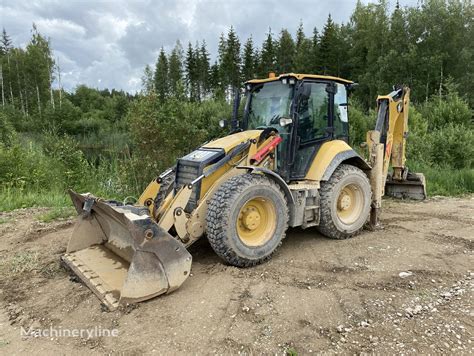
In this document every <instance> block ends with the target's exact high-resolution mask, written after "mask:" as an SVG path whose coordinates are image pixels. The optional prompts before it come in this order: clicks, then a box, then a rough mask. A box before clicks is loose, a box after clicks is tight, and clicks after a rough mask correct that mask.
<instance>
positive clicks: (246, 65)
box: [242, 37, 256, 81]
mask: <svg viewBox="0 0 474 356" xmlns="http://www.w3.org/2000/svg"><path fill="white" fill-rule="evenodd" d="M255 64H256V58H255V49H254V47H253V40H252V37H249V38H248V40H247V41H246V42H245V45H244V53H243V63H242V81H247V80H249V79H253V78H255V74H256V68H255Z"/></svg>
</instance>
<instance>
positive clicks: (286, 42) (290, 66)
mask: <svg viewBox="0 0 474 356" xmlns="http://www.w3.org/2000/svg"><path fill="white" fill-rule="evenodd" d="M294 58H295V42H294V41H293V38H292V37H291V34H290V33H289V32H288V30H287V29H283V30H281V32H280V39H279V41H278V46H277V50H276V63H277V71H278V74H282V73H289V72H292V71H293V70H294Z"/></svg>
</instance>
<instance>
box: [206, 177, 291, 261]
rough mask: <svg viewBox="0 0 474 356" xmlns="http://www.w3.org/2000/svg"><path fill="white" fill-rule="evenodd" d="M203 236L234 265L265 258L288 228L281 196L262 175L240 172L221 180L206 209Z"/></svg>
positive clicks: (268, 256) (286, 212) (273, 249)
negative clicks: (205, 230) (205, 232)
mask: <svg viewBox="0 0 474 356" xmlns="http://www.w3.org/2000/svg"><path fill="white" fill-rule="evenodd" d="M206 221H207V238H208V240H209V242H210V244H211V246H212V248H213V249H214V251H215V252H216V253H217V254H218V255H219V256H220V257H221V258H222V259H224V260H225V261H226V262H228V263H229V264H231V265H234V266H238V267H248V266H254V265H256V264H259V263H262V262H264V261H266V260H268V259H269V258H270V257H271V255H272V254H273V252H274V251H275V250H276V248H277V247H278V246H279V245H280V243H281V240H282V239H283V238H284V236H285V231H286V229H287V227H288V208H287V203H286V199H285V196H284V195H283V193H282V191H281V190H280V188H279V187H278V185H277V184H275V183H274V182H273V181H271V180H270V179H268V178H267V177H265V176H261V175H256V174H244V175H240V176H235V177H233V178H230V179H229V180H228V181H227V182H225V183H223V184H222V186H221V187H219V189H218V190H217V191H216V192H215V194H214V196H213V197H212V199H211V201H210V203H209V207H208V212H207V219H206Z"/></svg>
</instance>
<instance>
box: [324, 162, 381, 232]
mask: <svg viewBox="0 0 474 356" xmlns="http://www.w3.org/2000/svg"><path fill="white" fill-rule="evenodd" d="M320 194H321V204H320V205H321V220H320V224H319V227H318V230H319V231H320V232H321V233H322V234H323V235H325V236H327V237H330V238H333V239H347V238H349V237H352V236H354V235H356V234H357V233H359V232H360V231H361V230H362V228H363V227H364V224H365V222H366V221H367V219H368V218H369V214H370V203H371V198H372V190H371V188H370V182H369V180H368V178H367V176H366V175H365V173H364V172H363V171H362V170H360V169H359V168H357V167H354V166H351V165H347V164H341V165H340V166H339V167H337V169H336V170H335V171H334V173H333V174H332V176H331V178H330V179H329V180H328V181H327V182H322V183H321V190H320Z"/></svg>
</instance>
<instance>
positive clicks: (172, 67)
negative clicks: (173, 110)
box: [168, 41, 184, 99]
mask: <svg viewBox="0 0 474 356" xmlns="http://www.w3.org/2000/svg"><path fill="white" fill-rule="evenodd" d="M168 64H169V65H168V66H169V72H168V80H169V91H170V96H172V97H174V98H179V99H181V98H183V97H184V79H183V48H182V46H181V43H180V42H179V41H176V45H175V46H174V48H173V50H172V51H171V54H170V56H169V59H168Z"/></svg>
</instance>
